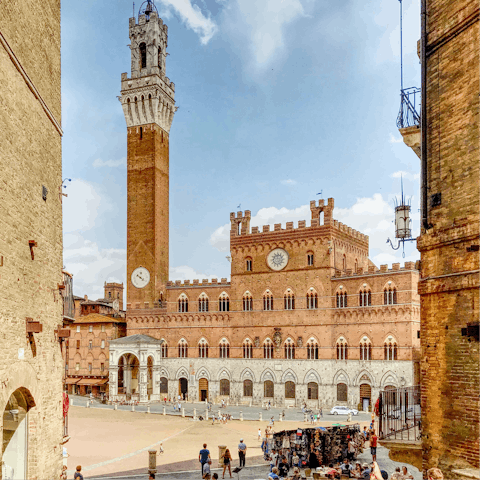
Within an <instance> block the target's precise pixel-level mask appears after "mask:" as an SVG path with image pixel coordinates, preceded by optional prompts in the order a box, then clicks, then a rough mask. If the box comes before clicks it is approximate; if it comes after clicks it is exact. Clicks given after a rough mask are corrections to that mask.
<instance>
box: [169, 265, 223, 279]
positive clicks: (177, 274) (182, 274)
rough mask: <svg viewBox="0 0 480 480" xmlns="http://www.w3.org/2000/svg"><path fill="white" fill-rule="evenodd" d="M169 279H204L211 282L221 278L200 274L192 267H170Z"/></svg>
mask: <svg viewBox="0 0 480 480" xmlns="http://www.w3.org/2000/svg"><path fill="white" fill-rule="evenodd" d="M169 277H170V279H171V280H173V281H175V280H182V281H184V280H190V281H192V280H194V279H199V280H200V281H201V280H203V279H204V278H208V280H211V279H212V278H219V277H217V275H208V274H206V273H199V272H197V271H196V270H195V269H193V268H192V267H189V266H187V265H180V266H178V267H170V271H169Z"/></svg>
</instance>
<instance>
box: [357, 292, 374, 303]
mask: <svg viewBox="0 0 480 480" xmlns="http://www.w3.org/2000/svg"><path fill="white" fill-rule="evenodd" d="M358 296H359V299H358V301H359V305H360V306H361V307H370V306H371V305H372V292H371V291H370V289H366V288H364V289H363V290H360V292H359V294H358Z"/></svg>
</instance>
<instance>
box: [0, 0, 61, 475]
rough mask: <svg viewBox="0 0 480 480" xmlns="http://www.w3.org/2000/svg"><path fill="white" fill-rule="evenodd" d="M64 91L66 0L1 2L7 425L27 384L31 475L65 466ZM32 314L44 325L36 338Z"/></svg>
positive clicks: (1, 361)
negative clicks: (61, 333)
mask: <svg viewBox="0 0 480 480" xmlns="http://www.w3.org/2000/svg"><path fill="white" fill-rule="evenodd" d="M60 98H61V90H60V1H59V0H42V1H40V0H25V1H22V2H14V3H12V2H2V3H0V111H1V115H0V138H1V139H2V142H1V144H2V147H1V149H0V184H1V188H0V265H1V266H0V305H1V308H0V324H1V326H2V328H1V332H2V333H1V335H0V351H1V352H2V354H1V357H0V378H1V379H2V383H1V386H0V425H1V429H0V432H2V434H4V435H7V431H6V430H5V428H4V423H3V418H4V410H5V407H6V404H7V402H8V400H9V398H10V396H11V395H12V393H13V392H15V391H21V392H22V395H23V397H24V398H26V399H27V403H28V406H29V412H28V416H27V417H26V418H27V420H26V421H27V422H28V432H29V436H28V451H27V459H28V469H27V472H26V478H28V479H44V478H58V476H59V475H60V472H61V465H62V457H61V454H62V438H63V416H62V373H63V368H62V367H63V362H62V354H61V351H60V344H59V342H58V340H57V338H56V334H55V330H56V329H57V328H59V327H61V326H62V311H63V308H62V297H61V295H60V291H59V289H58V286H59V285H60V284H61V283H62V203H61V199H62V197H61V196H59V190H60V186H61V184H62V170H61V129H60V122H61V104H60ZM42 186H45V187H46V188H47V190H48V193H47V196H46V200H44V199H43V198H42ZM29 241H33V242H35V243H33V244H32V248H30V246H29ZM27 317H28V318H31V319H33V321H35V322H39V323H40V324H41V326H42V331H41V332H39V333H32V334H31V336H30V339H28V338H27V336H26V318H27Z"/></svg>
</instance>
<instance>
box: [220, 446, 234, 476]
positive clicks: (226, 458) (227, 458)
mask: <svg viewBox="0 0 480 480" xmlns="http://www.w3.org/2000/svg"><path fill="white" fill-rule="evenodd" d="M231 463H232V454H231V453H230V450H229V449H228V448H227V449H226V450H225V453H224V454H223V475H222V478H225V470H226V469H227V467H228V473H229V474H230V478H232V466H231Z"/></svg>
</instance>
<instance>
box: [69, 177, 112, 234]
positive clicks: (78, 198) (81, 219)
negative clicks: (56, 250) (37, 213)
mask: <svg viewBox="0 0 480 480" xmlns="http://www.w3.org/2000/svg"><path fill="white" fill-rule="evenodd" d="M65 193H67V195H68V197H65V198H64V199H63V231H64V232H73V231H75V230H90V229H91V228H93V227H95V221H96V219H97V216H98V214H99V212H100V210H108V209H109V208H110V207H111V205H110V202H108V200H106V199H104V198H102V197H101V196H100V194H99V193H98V192H97V190H96V188H95V186H94V185H93V184H91V183H89V182H86V181H85V180H81V179H79V178H73V179H72V182H71V183H69V184H68V188H67V189H66V190H65Z"/></svg>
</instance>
